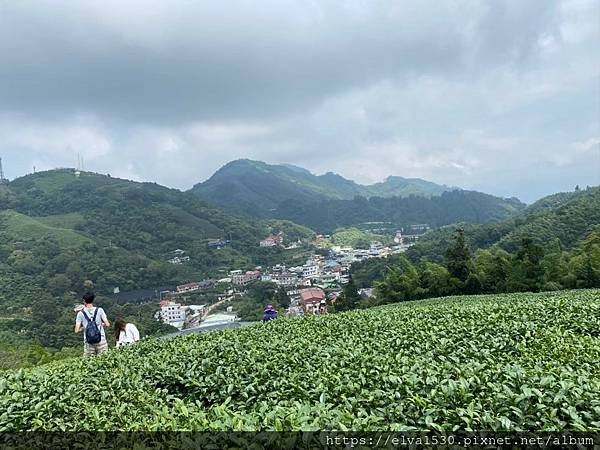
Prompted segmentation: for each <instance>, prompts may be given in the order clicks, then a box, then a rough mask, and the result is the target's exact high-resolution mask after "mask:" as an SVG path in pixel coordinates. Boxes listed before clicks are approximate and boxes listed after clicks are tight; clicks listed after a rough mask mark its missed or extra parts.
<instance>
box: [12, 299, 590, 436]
mask: <svg viewBox="0 0 600 450" xmlns="http://www.w3.org/2000/svg"><path fill="white" fill-rule="evenodd" d="M599 335H600V291H599V290H581V291H567V292H556V293H542V294H510V295H499V296H478V297H449V298H444V299H434V300H428V301H419V302H410V303H403V304H396V305H389V306H385V307H380V308H374V309H370V310H363V311H355V312H351V313H345V314H337V315H329V316H317V317H310V318H299V319H284V320H277V321H275V322H273V323H268V324H259V325H256V326H251V327H248V328H244V329H238V330H230V331H224V332H217V333H212V334H202V335H193V336H187V337H181V338H176V339H171V340H148V341H145V342H143V343H140V344H139V345H137V346H135V347H131V348H127V349H114V350H111V351H110V352H109V353H108V354H105V355H103V356H101V357H99V358H96V359H92V360H88V361H84V360H83V359H74V360H69V361H63V362H58V363H52V364H50V365H47V366H42V367H40V368H37V369H27V370H21V371H18V372H8V373H5V374H3V375H0V431H11V430H29V429H44V430H238V431H243V430H321V429H328V430H347V429H351V430H412V429H419V430H425V429H427V430H433V431H441V430H455V431H456V430H461V431H464V430H470V429H473V430H553V431H556V430H566V429H568V430H600V337H599Z"/></svg>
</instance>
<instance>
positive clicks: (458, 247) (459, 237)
mask: <svg viewBox="0 0 600 450" xmlns="http://www.w3.org/2000/svg"><path fill="white" fill-rule="evenodd" d="M470 265H471V253H470V252H469V248H468V246H467V243H466V241H465V230H464V229H463V228H457V229H456V231H455V233H454V236H453V239H452V243H451V244H450V247H449V248H448V251H447V252H446V267H447V268H448V272H450V275H452V276H453V277H455V278H458V279H459V280H460V281H462V282H465V281H467V278H469V273H470Z"/></svg>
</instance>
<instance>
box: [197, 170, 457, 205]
mask: <svg viewBox="0 0 600 450" xmlns="http://www.w3.org/2000/svg"><path fill="white" fill-rule="evenodd" d="M455 189H457V188H453V187H449V186H445V185H440V184H436V183H433V182H430V181H426V180H421V179H419V178H404V177H400V176H394V175H392V176H389V177H387V178H386V179H385V180H384V181H381V182H378V183H373V184H368V185H364V184H359V183H357V182H355V181H353V180H350V179H347V178H345V177H343V176H341V175H339V174H337V173H335V172H332V171H328V172H326V173H325V174H322V175H315V174H313V173H311V172H310V171H308V170H307V169H304V168H302V167H298V166H295V165H291V164H267V163H265V162H262V161H255V160H250V159H237V160H234V161H230V162H229V163H227V164H225V165H223V166H222V167H221V168H219V169H218V170H217V171H216V172H215V173H214V174H213V175H212V176H211V177H210V178H209V179H208V180H206V181H204V182H201V183H198V184H196V185H195V186H194V187H192V189H191V190H190V191H191V192H193V193H194V194H196V195H198V196H199V197H201V198H203V199H205V200H207V201H210V202H212V203H215V204H218V205H219V206H222V207H225V208H229V209H235V210H237V211H241V212H244V213H247V214H250V215H255V216H269V215H270V214H269V212H270V211H272V210H273V209H276V208H277V207H279V206H280V205H281V204H282V203H284V202H286V201H289V200H293V201H303V202H315V201H322V200H327V199H336V200H351V199H352V198H354V197H357V196H360V197H366V198H371V197H396V196H397V197H408V196H410V195H417V196H422V197H431V196H435V195H441V194H442V193H443V192H447V191H452V190H455Z"/></svg>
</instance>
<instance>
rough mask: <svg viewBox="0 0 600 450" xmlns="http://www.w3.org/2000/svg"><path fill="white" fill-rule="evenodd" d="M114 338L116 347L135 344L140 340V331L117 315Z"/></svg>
mask: <svg viewBox="0 0 600 450" xmlns="http://www.w3.org/2000/svg"><path fill="white" fill-rule="evenodd" d="M115 339H116V340H117V347H122V346H124V345H131V344H135V343H136V342H137V341H139V340H140V332H139V331H138V329H137V327H136V326H135V325H134V324H132V323H127V322H125V321H124V320H123V319H122V318H120V317H119V318H117V320H115Z"/></svg>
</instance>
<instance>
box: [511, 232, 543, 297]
mask: <svg viewBox="0 0 600 450" xmlns="http://www.w3.org/2000/svg"><path fill="white" fill-rule="evenodd" d="M543 258H544V248H543V247H542V246H541V245H538V244H536V243H534V242H533V239H531V238H523V239H522V240H521V249H520V250H519V251H518V253H517V254H516V256H515V263H516V264H515V267H514V269H513V276H512V280H511V288H512V290H517V291H532V292H537V291H539V290H540V289H541V288H542V285H543V281H544V280H543V277H544V268H543V266H542V259H543Z"/></svg>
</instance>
